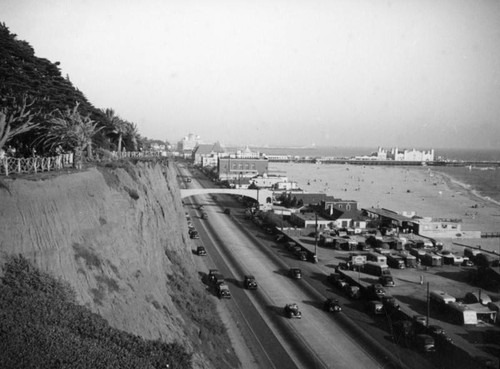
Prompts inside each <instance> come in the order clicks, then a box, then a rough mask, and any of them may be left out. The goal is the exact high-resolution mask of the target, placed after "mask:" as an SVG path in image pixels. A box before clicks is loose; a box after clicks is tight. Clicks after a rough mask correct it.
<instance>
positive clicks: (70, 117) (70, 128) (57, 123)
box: [39, 102, 103, 168]
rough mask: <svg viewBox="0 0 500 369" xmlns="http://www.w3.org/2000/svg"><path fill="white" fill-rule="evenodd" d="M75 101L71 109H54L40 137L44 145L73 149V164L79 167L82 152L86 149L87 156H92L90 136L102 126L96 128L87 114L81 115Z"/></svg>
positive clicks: (95, 124) (50, 147)
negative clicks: (46, 127)
mask: <svg viewBox="0 0 500 369" xmlns="http://www.w3.org/2000/svg"><path fill="white" fill-rule="evenodd" d="M79 105H80V104H79V103H78V102H77V103H76V104H75V107H74V108H73V109H70V108H67V109H66V110H65V111H60V110H56V111H55V112H54V113H53V114H54V115H55V116H52V117H50V118H49V123H50V126H49V128H48V131H47V133H46V134H45V135H44V136H43V137H41V138H40V140H39V141H42V143H43V145H44V146H45V147H48V148H49V149H54V148H55V147H57V146H59V145H60V146H63V147H65V148H69V149H72V150H74V152H75V159H76V160H75V166H76V167H78V168H81V163H82V156H83V152H84V150H85V149H86V150H87V156H88V157H89V158H91V157H92V138H93V137H94V135H95V134H96V133H97V132H99V131H100V130H101V129H103V127H101V128H97V122H94V121H93V120H92V119H91V118H90V117H89V116H88V115H87V116H82V115H81V114H80V112H79V111H78V106H79Z"/></svg>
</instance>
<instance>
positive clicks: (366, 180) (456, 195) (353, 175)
mask: <svg viewBox="0 0 500 369" xmlns="http://www.w3.org/2000/svg"><path fill="white" fill-rule="evenodd" d="M273 170H276V172H278V173H279V174H280V175H286V176H287V177H288V179H289V180H290V181H295V182H297V183H298V186H299V187H300V188H301V189H303V190H304V191H306V192H323V193H326V194H327V195H330V196H334V197H336V198H341V199H344V200H356V201H357V202H358V208H360V209H361V208H369V207H380V208H386V209H389V210H393V211H396V212H398V213H403V212H407V213H410V214H411V213H412V212H414V213H415V214H416V215H418V216H422V217H432V218H448V219H456V218H458V219H461V220H462V230H463V231H481V232H500V205H499V204H498V203H497V202H495V201H493V200H491V199H488V198H483V197H481V196H479V195H478V194H477V193H476V192H475V191H473V189H471V188H470V187H469V186H468V185H467V184H463V183H460V182H458V181H456V180H454V179H453V178H451V177H449V176H448V175H445V174H442V173H440V172H439V171H437V170H436V169H434V168H432V169H431V168H429V167H409V166H408V167H395V166H374V165H373V166H370V165H367V166H363V165H339V164H297V163H271V164H270V172H273ZM453 241H454V242H458V240H453ZM459 241H460V242H461V243H463V244H470V245H471V246H476V245H478V244H481V245H482V246H483V247H484V248H487V249H491V250H499V249H500V239H499V238H490V239H484V238H483V239H479V240H477V239H472V240H471V239H469V240H468V239H460V240H459ZM479 242H480V243H479Z"/></svg>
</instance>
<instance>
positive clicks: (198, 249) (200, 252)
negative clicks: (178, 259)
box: [196, 246, 207, 256]
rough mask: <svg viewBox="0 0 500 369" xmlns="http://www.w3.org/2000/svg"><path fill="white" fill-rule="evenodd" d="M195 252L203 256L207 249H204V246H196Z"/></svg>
mask: <svg viewBox="0 0 500 369" xmlns="http://www.w3.org/2000/svg"><path fill="white" fill-rule="evenodd" d="M196 254H197V255H199V256H205V255H206V254H207V250H206V249H205V246H198V247H197V248H196Z"/></svg>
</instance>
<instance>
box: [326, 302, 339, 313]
mask: <svg viewBox="0 0 500 369" xmlns="http://www.w3.org/2000/svg"><path fill="white" fill-rule="evenodd" d="M323 310H325V311H327V312H329V313H333V312H335V313H338V312H340V311H342V307H341V306H340V302H339V300H336V299H332V298H327V299H326V300H325V302H324V303H323Z"/></svg>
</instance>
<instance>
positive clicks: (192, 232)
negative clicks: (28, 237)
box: [189, 229, 200, 240]
mask: <svg viewBox="0 0 500 369" xmlns="http://www.w3.org/2000/svg"><path fill="white" fill-rule="evenodd" d="M189 237H191V238H192V239H193V240H197V239H199V238H200V235H199V234H198V231H196V230H194V229H193V230H192V231H191V232H189Z"/></svg>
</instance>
